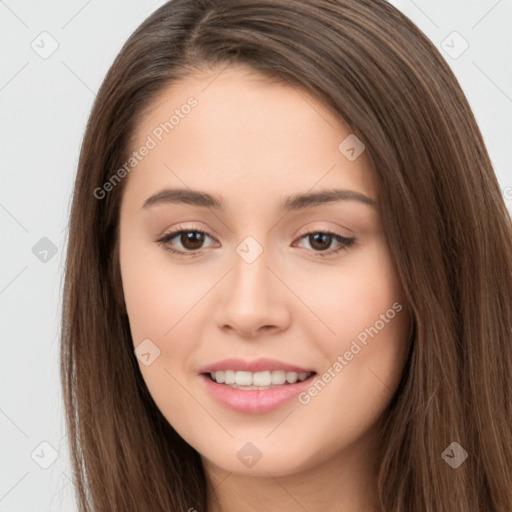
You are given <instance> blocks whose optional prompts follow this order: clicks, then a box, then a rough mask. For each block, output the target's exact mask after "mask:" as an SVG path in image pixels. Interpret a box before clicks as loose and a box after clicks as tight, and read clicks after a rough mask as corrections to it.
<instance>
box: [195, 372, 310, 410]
mask: <svg viewBox="0 0 512 512" xmlns="http://www.w3.org/2000/svg"><path fill="white" fill-rule="evenodd" d="M315 376H316V374H313V375H311V376H310V377H308V378H307V379H306V380H303V381H300V382H296V383H295V384H284V385H283V386H278V387H275V388H269V389H264V390H258V389H254V390H244V389H235V388H232V387H229V386H226V385H224V384H217V383H216V382H214V381H213V380H211V379H210V377H208V375H204V374H201V375H200V377H201V378H202V379H203V381H204V383H205V385H206V387H207V389H208V391H209V392H210V393H211V394H212V395H213V397H214V398H215V399H216V400H217V401H218V402H220V403H221V404H222V405H224V406H225V407H228V408H229V409H232V410H234V411H237V412H243V413H252V414H258V413H264V412H269V411H272V410H274V409H277V408H278V407H280V406H281V405H283V404H284V403H286V402H288V401H289V400H291V399H292V398H294V397H296V396H297V395H298V394H299V393H300V392H301V391H302V390H304V388H306V387H307V386H309V385H310V384H311V381H312V379H313V378H314V377H315Z"/></svg>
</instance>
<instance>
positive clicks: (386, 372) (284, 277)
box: [120, 68, 410, 476]
mask: <svg viewBox="0 0 512 512" xmlns="http://www.w3.org/2000/svg"><path fill="white" fill-rule="evenodd" d="M215 77H216V78H215ZM172 115H173V116H174V117H171V116H172ZM165 123H167V124H165ZM350 135H351V134H350V130H349V129H348V128H347V127H346V126H345V125H344V123H343V122H342V121H341V120H340V119H339V118H338V117H337V116H335V115H334V114H333V113H332V112H330V111H329V110H328V109H327V107H325V106H324V105H323V104H322V103H321V102H319V101H318V100H317V99H315V98H314V97H313V96H311V95H309V94H308V93H306V92H304V91H302V90H299V89H297V88H292V87H290V86H287V85H283V84H277V83H271V82H268V81H265V79H264V78H263V77H261V76H258V75H256V74H254V73H252V72H250V71H248V70H246V69H243V68H228V69H225V70H224V71H223V72H222V73H220V75H218V71H216V72H211V73H207V72H205V73H204V74H203V75H197V76H195V77H188V78H186V79H184V80H182V81H180V82H178V83H175V84H173V85H172V86H171V87H170V88H168V89H167V90H165V91H164V92H163V93H162V94H161V95H160V96H159V97H158V98H157V99H156V100H155V102H154V103H153V105H152V108H151V109H150V111H148V112H146V114H145V116H144V118H143V119H142V120H141V122H140V123H139V125H138V126H137V129H136V132H135V134H134V138H133V145H132V148H131V149H132V151H137V152H138V156H137V157H136V158H137V160H136V161H133V162H132V164H133V163H135V164H136V165H134V167H133V168H132V170H131V171H130V172H129V174H128V175H127V176H126V177H125V178H124V179H126V180H127V183H125V185H126V188H125V190H124V194H123V199H122V205H121V217H120V264H121V275H122V285H123V291H124V296H125V302H126V307H127V312H128V317H129V322H130V328H131V334H132V338H133V344H134V349H136V354H137V357H138V362H139V367H140V370H141V372H142V375H143V378H144V380H145V383H146V385H147V387H148V389H149V391H150V393H151V395H152V397H153V399H154V401H155V403H156V404H157V406H158V407H159V409H160V410H161V412H162V414H163V415H164V416H165V418H166V419H167V420H168V421H169V423H170V424H171V425H172V426H173V427H174V429H175V430H176V431H177V432H178V433H179V434H180V435H181V436H182V437H183V438H184V439H185V440H186V441H187V442H188V443H189V444H190V445H191V446H192V447H194V448H195V449H196V450H197V451H198V452H199V453H200V454H201V456H202V457H203V460H204V461H205V463H207V464H208V465H210V466H212V467H217V468H223V469H225V470H227V471H232V472H236V473H247V474H251V475H266V471H269V472H271V473H272V474H273V475H276V476H277V475H286V474H292V473H295V472H299V471H302V470H307V469H308V468H311V467H313V466H315V465H319V464H322V463H325V462H327V461H329V460H332V459H333V458H335V457H340V458H343V457H345V458H346V457H348V456H349V454H353V455H354V456H355V450H356V447H357V450H361V449H363V447H364V446H365V442H366V441H367V440H368V442H369V440H370V438H371V436H370V434H371V432H372V429H374V427H375V425H376V422H377V420H378V419H379V418H380V417H381V415H382V413H383V411H384V410H385V408H386V406H387V405H388V404H389V401H390V399H391V397H392V395H393V393H394V392H395V390H396V388H397V386H398V383H399V380H400V377H401V374H402V371H403V367H404V363H405V360H406V354H407V349H408V335H409V326H410V324H409V315H408V313H407V311H408V309H407V306H406V304H405V298H404V294H403V290H402V288H401V285H400V282H399V280H398V277H397V273H396V269H395V267H394V265H393V262H392V260H391V256H390V250H389V247H388V244H387V240H386V236H385V234H384V231H383V226H382V223H381V215H380V211H379V201H378V190H377V188H376V184H375V181H374V177H373V175H372V170H371V168H370V165H369V162H368V160H367V156H366V154H365V152H364V151H363V152H362V153H361V154H360V155H359V156H357V153H358V152H359V150H360V149H361V148H362V146H360V145H359V144H360V143H359V142H358V141H357V140H355V139H353V138H349V139H347V137H349V136H350ZM352 137H353V136H352ZM346 139H347V140H346ZM340 144H341V146H340ZM143 146H145V147H146V148H147V150H143V149H141V148H142V147H143ZM351 147H353V148H354V151H352V150H351V149H350V148H351ZM178 189H181V191H182V192H177V190H178ZM333 191H337V192H336V193H334V192H333ZM212 377H213V378H214V379H216V380H218V381H219V382H214V381H213V380H212Z"/></svg>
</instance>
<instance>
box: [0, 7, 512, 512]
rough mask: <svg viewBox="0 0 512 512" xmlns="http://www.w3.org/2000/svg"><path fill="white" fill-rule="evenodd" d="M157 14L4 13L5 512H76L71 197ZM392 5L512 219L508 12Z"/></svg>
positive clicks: (511, 15) (1, 445) (1, 300)
mask: <svg viewBox="0 0 512 512" xmlns="http://www.w3.org/2000/svg"><path fill="white" fill-rule="evenodd" d="M163 3H164V2H163V1H161V0H159V1H155V2H151V1H145V2H143V1H142V0H140V1H136V0H130V1H121V0H111V1H109V2H105V1H103V2H100V1H99V0H89V1H84V0H73V1H69V0H68V1H66V2H65V1H64V0H59V1H53V2H44V3H36V2H35V1H33V2H29V1H22V0H18V1H16V0H7V1H6V2H4V1H1V0H0V24H1V29H0V41H1V45H2V51H1V58H2V61H1V66H0V105H1V118H0V119H1V122H0V130H1V131H0V163H1V165H0V172H1V182H2V186H1V188H0V222H1V228H2V231H1V237H2V251H1V253H0V258H1V262H0V307H1V314H2V319H1V323H0V329H1V338H0V339H1V344H2V345H1V353H0V365H1V367H0V378H1V387H0V435H1V437H0V457H1V464H0V512H19V511H23V512H32V511H34V512H36V511H37V512H43V511H52V512H60V511H72V510H76V507H75V504H74V494H73V488H72V484H71V480H70V475H71V471H70V467H69V461H68V457H69V454H68V451H67V444H66V442H67V439H66V429H65V425H64V420H63V416H62V408H61V392H60V381H59V368H58V358H59V316H60V310H61V308H60V300H61V286H62V273H63V267H64V254H65V252H64V251H65V246H66V227H67V222H68V221H67V218H68V211H69V205H70V193H71V188H72V184H73V180H74V176H75V172H76V165H77V160H78V152H79V147H80V143H81V139H82V135H83V131H84V129H85V124H86V121H87V117H88V115H89V111H90V108H91V106H92V102H93V100H94V97H95V92H96V91H97V90H98V87H99V86H100V84H101V81H102V80H103V77H104V75H105V73H106V71H107V69H108V68H109V66H110V64H111V63H112V61H113V59H114V57H115V55H116V54H117V52H118V51H119V50H120V48H121V46H122V44H123V43H124V41H125V40H126V39H127V38H128V36H129V35H130V34H131V33H132V31H133V30H134V29H135V28H136V27H137V26H138V25H139V24H140V23H141V22H142V21H143V19H145V18H146V17H147V16H148V15H149V14H150V13H151V12H153V11H154V10H155V9H156V8H157V7H159V6H160V5H162V4H163ZM392 3H393V5H395V6H396V7H398V8H399V9H400V10H401V11H402V12H404V13H405V14H406V15H407V16H408V17H409V18H411V19H412V20H413V21H414V22H415V23H416V24H417V25H418V26H419V27H420V28H421V29H422V30H423V31H424V32H425V33H426V35H427V36H428V37H429V38H430V39H431V40H432V41H433V42H434V44H435V45H436V46H437V47H438V48H440V51H441V53H442V54H443V56H444V57H445V59H446V60H447V62H448V63H449V65H450V66H451V67H452V69H453V70H454V72H455V74H456V76H457V77H458V79H459V81H460V83H461V85H462V88H463V89H464V91H465V93H466V95H467V97H468V99H469V102H470V104H471V106H472V108H473V111H474V113H475V115H476V118H477V120H478V123H479V126H480V128H481V130H482V133H483V136H484V139H485V141H486V144H487V148H488V150H489V153H490V155H491V159H492V161H493V164H494V166H495V171H496V174H497V176H498V179H499V181H500V185H501V188H502V191H503V194H504V197H505V198H506V200H507V205H508V207H509V210H510V211H512V165H511V164H512V159H511V156H510V151H509V145H510V143H511V142H512V138H511V135H512V32H510V26H511V25H512V0H498V1H497V0H478V1H477V0H471V1H468V0H457V1H455V0H452V1H450V2H448V1H446V0H435V1H426V0H416V1H415V2H413V1H411V0H395V1H393V2H392ZM44 31H46V32H48V33H49V34H50V36H48V35H42V36H41V35H40V34H41V33H42V32H44ZM454 31H455V32H458V34H460V37H459V36H458V35H453V32H454ZM53 40H54V41H56V43H58V48H57V49H56V51H55V52H54V53H53V54H52V55H50V56H48V57H47V58H42V57H41V56H40V54H41V53H43V52H45V51H46V52H48V51H49V50H51V48H52V44H54V45H55V44H56V43H55V42H54V41H53ZM464 40H465V41H467V43H468V44H469V47H468V49H467V50H466V51H465V52H464V53H462V54H461V55H460V56H458V54H459V53H460V52H461V50H462V49H463V48H464V46H463V45H465V43H464ZM443 41H444V42H443ZM31 45H33V46H34V47H35V48H36V49H37V52H39V53H37V52H36V51H35V50H33V49H32V47H31ZM445 50H446V51H448V52H449V53H447V52H446V51H445ZM43 56H44V57H46V55H44V54H43ZM44 237H46V238H47V239H49V240H50V241H51V243H52V244H54V245H55V250H56V254H55V255H53V256H52V252H51V250H50V252H48V253H45V252H44V250H46V249H48V247H49V245H51V244H49V242H48V240H44V241H42V242H41V241H40V240H41V239H42V238H44ZM36 244H38V245H36ZM34 246H36V249H34V250H33V247H34ZM41 443H45V444H42V445H41ZM48 443H49V444H48ZM50 445H51V446H50ZM54 459H55V460H54ZM41 466H43V467H44V466H48V467H47V468H46V469H44V468H43V467H41Z"/></svg>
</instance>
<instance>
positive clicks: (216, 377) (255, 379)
mask: <svg viewBox="0 0 512 512" xmlns="http://www.w3.org/2000/svg"><path fill="white" fill-rule="evenodd" d="M202 375H204V376H205V377H207V378H209V379H210V380H211V381H212V382H215V383H216V384H220V385H223V386H227V387H230V388H232V389H241V390H247V391H264V390H267V389H273V388H278V387H283V386H292V385H294V384H296V383H298V382H303V381H305V380H308V379H310V378H311V377H313V376H314V375H316V372H295V371H285V370H264V371H259V372H250V371H244V370H217V371H213V372H205V373H203V374H202Z"/></svg>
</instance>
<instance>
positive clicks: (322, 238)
mask: <svg viewBox="0 0 512 512" xmlns="http://www.w3.org/2000/svg"><path fill="white" fill-rule="evenodd" d="M311 236H312V237H313V242H311V239H310V243H311V247H313V249H315V248H316V249H319V250H320V249H327V248H329V246H330V245H331V238H332V235H329V234H328V233H315V234H314V235H310V237H311ZM318 238H319V239H320V245H319V246H317V247H315V245H316V244H317V241H318ZM326 239H327V241H326ZM322 242H323V243H322Z"/></svg>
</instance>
